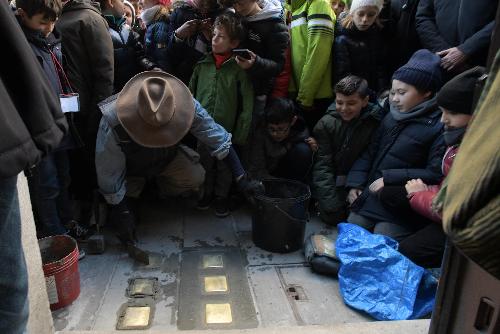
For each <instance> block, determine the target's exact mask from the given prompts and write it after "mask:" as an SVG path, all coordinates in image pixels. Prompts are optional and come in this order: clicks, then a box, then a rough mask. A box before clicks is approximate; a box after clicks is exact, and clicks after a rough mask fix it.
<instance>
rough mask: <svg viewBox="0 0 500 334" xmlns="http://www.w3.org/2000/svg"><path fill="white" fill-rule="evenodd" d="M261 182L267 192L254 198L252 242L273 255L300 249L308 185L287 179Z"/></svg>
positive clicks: (302, 241)
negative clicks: (273, 253)
mask: <svg viewBox="0 0 500 334" xmlns="http://www.w3.org/2000/svg"><path fill="white" fill-rule="evenodd" d="M262 182H263V183H264V187H265V189H266V191H265V193H264V194H262V195H257V196H255V203H254V206H253V212H252V240H253V242H254V243H255V245H256V246H257V247H259V248H262V249H264V250H267V251H270V252H275V253H289V252H293V251H296V250H298V249H300V248H301V247H302V245H303V243H304V233H305V228H306V223H307V221H308V220H309V212H308V208H309V199H310V198H311V191H310V189H309V186H307V185H306V184H303V183H301V182H298V181H293V180H286V179H269V180H264V181H262Z"/></svg>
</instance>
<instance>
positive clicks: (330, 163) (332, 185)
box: [313, 103, 383, 224]
mask: <svg viewBox="0 0 500 334" xmlns="http://www.w3.org/2000/svg"><path fill="white" fill-rule="evenodd" d="M382 115H383V111H382V108H381V107H380V106H378V105H377V104H373V103H369V104H368V105H367V106H366V107H365V108H363V109H362V110H361V114H360V116H359V117H357V118H355V119H353V120H351V121H350V122H345V121H343V120H342V118H341V117H340V114H339V113H338V112H337V111H336V108H335V103H332V104H331V105H330V107H329V108H328V111H327V113H326V114H325V115H324V116H323V117H322V118H321V119H320V120H319V121H318V123H317V124H316V126H315V127H314V138H316V140H317V142H318V146H319V148H318V151H317V152H316V160H315V163H314V167H313V190H314V193H315V196H316V198H317V199H318V202H319V209H320V218H321V219H322V220H323V221H325V222H327V223H332V224H333V223H338V222H339V221H338V220H337V218H338V219H340V218H339V217H342V216H344V215H342V213H345V209H346V197H347V190H346V189H345V187H344V183H343V180H345V177H346V175H347V173H348V172H349V170H350V169H351V167H352V165H353V164H354V162H355V161H356V159H357V158H358V157H359V156H360V155H361V153H363V151H364V149H365V148H366V147H367V146H368V143H369V142H370V139H371V137H372V134H373V133H375V130H376V129H377V128H378V126H379V123H380V120H381V118H382Z"/></svg>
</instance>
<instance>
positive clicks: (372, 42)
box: [11, 0, 498, 266]
mask: <svg viewBox="0 0 500 334" xmlns="http://www.w3.org/2000/svg"><path fill="white" fill-rule="evenodd" d="M497 5H498V4H497V3H496V2H494V1H488V0H481V1H475V2H470V1H465V0H462V1H454V0H420V1H417V0H413V1H412V0H406V1H403V0H399V1H398V0H393V1H384V0H352V1H348V0H332V1H328V0H291V1H289V2H287V3H281V2H280V1H278V0H261V1H257V0H220V1H216V0H178V1H175V2H170V1H169V0H141V1H138V0H131V1H128V0H101V1H100V2H99V3H97V2H93V1H89V0H69V1H63V2H61V1H60V0H16V2H13V3H12V4H11V6H12V7H13V9H15V10H16V11H15V14H16V17H17V20H18V22H19V23H20V25H21V27H22V29H23V32H24V34H25V36H26V37H27V39H28V42H29V43H30V45H31V47H32V49H33V51H34V53H35V55H36V57H37V59H38V60H39V62H40V63H41V65H42V67H43V69H44V71H45V73H46V75H47V78H48V79H49V82H50V83H51V85H52V87H53V89H54V91H55V93H56V94H58V95H59V96H60V99H61V104H62V105H63V111H64V112H65V113H64V117H61V116H60V117H59V120H58V122H59V123H60V124H59V126H60V127H62V126H63V125H64V126H66V123H67V126H68V129H69V130H68V131H66V133H65V135H64V137H63V138H62V140H61V141H60V143H59V144H58V146H57V148H56V149H55V150H54V151H52V152H51V153H50V154H49V155H47V156H46V157H45V158H44V159H43V160H41V161H40V162H39V163H38V164H37V165H36V166H34V167H33V168H31V169H30V170H29V172H28V173H29V185H30V192H31V196H32V204H33V210H34V213H35V218H36V221H37V227H38V229H39V236H47V235H53V234H64V233H70V234H71V235H73V236H75V237H77V238H81V237H85V235H86V234H87V232H88V228H89V221H90V219H91V216H92V213H93V210H92V208H93V207H94V206H95V202H96V201H99V199H100V198H104V200H105V201H106V202H107V203H108V204H109V206H110V212H111V214H110V219H111V221H112V225H115V226H116V227H117V228H118V229H119V230H120V229H124V226H125V227H126V228H125V232H123V233H118V234H119V235H121V239H122V241H123V240H126V241H131V240H133V239H135V223H134V219H136V218H134V216H133V211H134V210H133V208H134V205H135V200H134V199H135V198H138V197H139V195H140V193H141V191H142V189H143V188H144V187H145V186H146V185H148V184H149V183H151V182H150V181H151V180H156V181H157V182H156V187H157V188H158V190H159V192H160V193H161V196H163V197H165V196H176V195H180V194H185V193H187V192H193V191H194V192H196V193H197V194H198V196H199V201H198V208H199V209H201V210H203V209H208V208H210V207H213V209H214V211H215V214H216V215H217V216H219V217H225V216H227V215H229V213H230V208H231V201H230V200H229V199H230V197H231V194H232V193H233V190H234V189H235V188H236V189H239V190H242V189H243V188H245V189H244V190H245V191H248V190H249V189H250V188H252V187H254V188H252V189H250V190H252V191H255V190H256V189H255V183H252V182H253V181H254V180H263V179H265V178H270V177H281V178H287V179H294V180H298V181H301V182H304V183H308V184H309V185H310V186H311V188H312V191H313V205H312V206H311V210H314V211H316V212H318V214H319V216H320V218H321V219H322V220H323V221H325V222H326V223H328V224H337V223H339V222H342V221H345V220H348V221H349V222H351V223H355V224H358V225H361V226H363V227H365V228H367V229H370V230H372V231H374V232H375V233H381V234H385V235H388V236H391V237H393V238H395V239H396V240H398V241H400V242H401V247H400V249H401V250H402V252H403V253H405V254H406V255H408V256H409V257H410V258H411V259H413V260H414V261H416V262H418V263H420V264H422V265H425V266H438V265H439V261H440V254H441V253H442V250H443V247H444V234H443V232H442V229H441V228H440V225H439V224H436V223H435V222H439V220H440V218H439V217H440V215H439V210H438V209H436V207H434V209H431V207H432V202H433V199H434V197H435V195H436V194H437V189H438V188H439V186H438V184H440V183H441V182H442V180H443V175H446V173H447V171H448V169H449V168H450V166H451V162H452V160H453V157H454V155H455V153H456V150H457V147H458V145H459V143H460V139H461V137H462V136H463V132H464V131H465V128H466V126H467V123H468V121H469V119H470V115H471V114H472V112H473V95H472V94H473V91H474V86H475V83H476V81H477V80H479V78H480V77H481V76H482V75H483V72H484V70H482V69H481V68H477V67H476V66H478V65H482V66H484V65H485V61H486V56H487V52H488V47H489V43H490V37H491V34H492V31H493V26H494V15H495V13H496V7H497ZM144 71H149V72H146V73H149V74H146V75H144V74H139V73H141V72H144ZM443 84H444V85H445V86H444V87H443V88H442V86H443ZM158 87H159V88H158ZM165 87H167V88H168V89H167V88H165ZM170 89H171V90H170ZM187 89H189V91H190V93H191V94H192V96H193V98H194V102H192V103H191V104H189V103H187V102H186V97H184V95H182V94H184V93H185V92H186V91H187ZM75 97H76V98H77V99H78V101H79V104H78V107H77V108H76V109H78V110H73V109H67V110H65V109H64V108H65V107H64V106H66V108H71V107H68V106H69V105H71V101H74V100H75ZM167 100H168V101H170V100H172V101H173V102H172V103H171V104H169V102H168V101H167ZM103 101H104V102H103ZM131 101H136V102H134V103H133V102H131ZM137 101H138V102H137ZM457 101H460V102H459V103H457ZM186 103H187V104H186ZM193 103H194V106H193ZM180 106H181V107H180ZM155 108H158V110H160V109H161V110H163V109H164V110H166V111H165V115H162V114H161V112H160V111H158V112H157V111H156V109H155ZM168 108H170V109H168ZM181 108H182V110H181V111H179V110H180V109H181ZM143 109H144V110H143ZM123 110H127V112H128V110H134V111H131V112H137V113H138V114H139V116H140V117H137V119H136V118H134V122H135V123H134V124H135V125H131V124H129V123H127V122H131V121H130V120H127V117H129V115H126V114H125V111H123ZM186 110H188V111H189V112H190V113H192V114H194V116H185V118H182V117H184V116H183V114H182V113H183V112H184V111H186ZM168 111H170V113H169V112H168ZM142 113H144V114H142ZM145 115H146V116H145ZM151 115H153V116H151ZM134 117H135V116H134ZM148 117H156V119H155V120H154V122H160V123H161V122H163V121H162V120H161V119H160V118H161V117H167V118H168V120H169V121H170V120H171V119H174V120H178V121H179V124H177V125H176V126H177V127H176V128H175V129H174V130H172V129H170V128H169V129H170V130H168V131H171V132H170V134H168V135H165V134H163V135H164V139H163V140H161V139H158V138H156V137H155V136H156V134H155V133H154V131H156V130H155V129H154V128H148V124H149V125H151V124H150V123H151V122H152V121H151V120H148ZM189 117H191V118H189ZM181 118H182V119H181ZM141 122H144V124H143V125H141V126H139V125H137V124H139V123H141ZM63 123H64V124H63ZM165 124H167V123H161V126H163V125H165ZM170 125H171V124H170ZM139 128H140V129H139ZM168 131H167V130H165V132H168ZM172 133H175V135H173V134H172ZM158 135H160V134H158ZM169 136H170V137H169ZM146 137H147V138H146ZM167 137H169V138H167ZM96 141H97V145H96ZM447 147H448V149H447ZM445 151H446V154H445ZM179 152H181V153H179ZM235 181H236V182H235ZM240 181H241V182H240ZM233 183H234V184H233ZM242 184H243V185H244V186H242ZM235 185H236V187H235ZM434 205H435V203H434ZM431 221H435V222H431Z"/></svg>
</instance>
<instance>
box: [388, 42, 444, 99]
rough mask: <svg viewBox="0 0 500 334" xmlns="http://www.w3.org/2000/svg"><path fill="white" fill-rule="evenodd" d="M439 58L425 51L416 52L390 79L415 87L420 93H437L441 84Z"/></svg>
mask: <svg viewBox="0 0 500 334" xmlns="http://www.w3.org/2000/svg"><path fill="white" fill-rule="evenodd" d="M440 64H441V58H440V57H439V56H438V55H436V54H434V53H432V52H431V51H429V50H427V49H421V50H418V51H416V52H415V53H414V54H413V55H412V56H411V58H410V60H408V62H407V63H406V64H404V65H403V66H401V67H400V68H399V69H397V70H396V72H394V74H393V75H392V79H393V80H394V79H395V80H399V81H402V82H404V83H407V84H410V85H412V86H415V87H416V88H417V89H419V90H421V91H425V92H428V91H431V92H437V91H438V90H439V88H440V87H441V84H442V74H441V65H440Z"/></svg>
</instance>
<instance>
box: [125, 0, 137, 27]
mask: <svg viewBox="0 0 500 334" xmlns="http://www.w3.org/2000/svg"><path fill="white" fill-rule="evenodd" d="M123 4H124V5H125V6H127V7H128V8H130V11H131V12H132V24H131V26H133V25H134V23H135V8H134V6H133V5H132V3H131V2H129V1H128V0H123Z"/></svg>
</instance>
